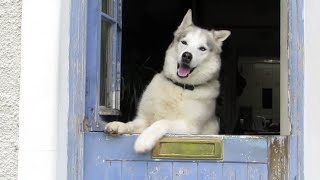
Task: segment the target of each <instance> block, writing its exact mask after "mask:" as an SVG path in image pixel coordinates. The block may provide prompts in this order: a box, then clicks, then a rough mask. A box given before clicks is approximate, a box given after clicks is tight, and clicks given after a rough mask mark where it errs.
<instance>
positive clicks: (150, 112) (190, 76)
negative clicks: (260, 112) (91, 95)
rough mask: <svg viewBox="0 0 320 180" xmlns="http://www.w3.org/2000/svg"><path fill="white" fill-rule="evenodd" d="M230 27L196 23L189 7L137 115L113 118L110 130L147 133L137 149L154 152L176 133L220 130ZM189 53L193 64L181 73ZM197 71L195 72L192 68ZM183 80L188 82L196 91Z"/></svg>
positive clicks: (119, 132)
mask: <svg viewBox="0 0 320 180" xmlns="http://www.w3.org/2000/svg"><path fill="white" fill-rule="evenodd" d="M229 35H230V32H229V31H226V30H221V31H216V30H211V31H209V30H205V29H202V28H199V27H197V26H195V25H194V24H193V22H192V14H191V10H189V11H188V12H187V13H186V15H185V17H184V19H183V21H182V23H181V24H180V26H179V27H178V29H177V30H176V31H175V33H174V40H173V42H172V43H171V44H170V46H169V48H168V50H167V51H166V57H165V63H164V67H163V71H162V72H161V73H159V74H156V75H155V76H154V77H153V79H152V81H151V82H150V84H149V85H148V86H147V88H146V90H145V91H144V93H143V95H142V98H141V101H140V104H139V107H138V111H137V115H136V117H135V119H134V120H133V121H131V122H128V123H122V122H117V121H116V122H110V123H108V124H107V125H106V127H105V131H106V132H107V133H109V134H117V135H120V134H125V133H141V134H140V135H139V137H138V138H137V140H136V142H135V145H134V149H135V151H136V152H137V153H145V152H148V151H150V150H151V149H152V148H153V147H154V145H155V144H156V143H157V141H158V140H159V139H160V138H161V137H163V136H164V135H165V134H167V133H171V134H218V133H219V123H218V118H217V117H216V116H215V106H216V98H217V97H218V95H219V88H220V84H219V81H218V76H219V71H220V66H221V60H220V53H221V46H222V43H223V41H224V40H225V39H227V38H228V36H229ZM185 52H188V53H190V54H191V55H192V59H191V60H190V59H189V60H190V62H189V63H187V65H186V66H187V67H186V68H185V69H182V70H184V71H182V70H181V72H182V73H180V75H181V74H182V76H183V77H181V76H178V74H179V73H178V67H179V65H180V66H181V65H182V64H183V63H184V62H182V61H184V60H183V58H182V56H183V54H184V53H185ZM188 68H190V69H193V71H190V72H189V69H188ZM177 84H188V85H191V86H193V87H194V89H193V90H190V89H184V88H183V87H181V86H178V85H177Z"/></svg>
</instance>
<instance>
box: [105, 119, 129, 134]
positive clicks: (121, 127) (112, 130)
mask: <svg viewBox="0 0 320 180" xmlns="http://www.w3.org/2000/svg"><path fill="white" fill-rule="evenodd" d="M104 132H106V133H108V134H111V135H120V134H125V133H130V128H129V126H128V125H127V124H125V123H123V122H118V121H115V122H110V123H108V124H107V125H106V126H105V128H104Z"/></svg>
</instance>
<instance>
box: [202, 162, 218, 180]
mask: <svg viewBox="0 0 320 180" xmlns="http://www.w3.org/2000/svg"><path fill="white" fill-rule="evenodd" d="M222 165H223V163H199V164H198V179H199V180H200V179H201V180H220V179H222Z"/></svg>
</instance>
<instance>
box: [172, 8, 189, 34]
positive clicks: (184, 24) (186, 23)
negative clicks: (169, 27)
mask: <svg viewBox="0 0 320 180" xmlns="http://www.w3.org/2000/svg"><path fill="white" fill-rule="evenodd" d="M192 25H193V22H192V11H191V9H189V10H188V12H187V13H186V15H184V18H183V20H182V22H181V24H180V25H179V27H178V29H177V30H176V32H175V33H174V35H175V36H177V35H178V34H179V33H181V32H182V31H183V30H185V29H186V28H187V27H189V26H192Z"/></svg>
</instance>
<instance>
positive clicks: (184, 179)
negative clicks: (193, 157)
mask: <svg viewBox="0 0 320 180" xmlns="http://www.w3.org/2000/svg"><path fill="white" fill-rule="evenodd" d="M197 165H198V164H197V163H193V162H174V163H173V175H172V176H173V178H172V179H174V180H195V179H197Z"/></svg>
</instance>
